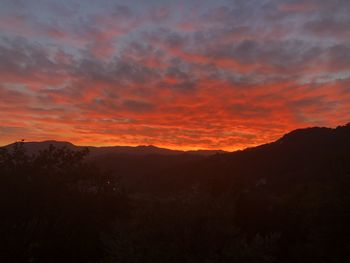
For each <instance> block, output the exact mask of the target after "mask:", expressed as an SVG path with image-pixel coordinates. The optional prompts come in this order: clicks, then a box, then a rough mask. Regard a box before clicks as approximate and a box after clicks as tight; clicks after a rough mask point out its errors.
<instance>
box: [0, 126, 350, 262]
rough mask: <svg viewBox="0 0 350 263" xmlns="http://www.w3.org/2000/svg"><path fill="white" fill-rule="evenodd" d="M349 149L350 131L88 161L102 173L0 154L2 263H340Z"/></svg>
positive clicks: (75, 160) (315, 131) (347, 241)
mask: <svg viewBox="0 0 350 263" xmlns="http://www.w3.org/2000/svg"><path fill="white" fill-rule="evenodd" d="M349 149H350V126H349V125H348V126H343V127H338V128H337V129H327V128H311V129H304V130H297V131H294V132H291V133H290V134H287V135H285V136H284V137H283V138H281V139H280V140H278V141H276V142H274V143H271V144H267V145H263V146H260V147H256V148H252V149H247V150H244V151H240V152H235V153H231V154H217V155H213V156H210V157H203V156H202V157H194V156H184V155H181V156H167V157H165V156H161V155H147V156H137V157H136V156H132V155H109V156H107V155H106V156H104V157H100V158H95V159H94V161H95V162H96V164H97V165H98V167H100V168H101V167H103V168H105V169H107V168H108V169H110V170H111V172H109V173H105V172H102V171H101V170H100V169H98V168H96V167H95V166H94V165H92V164H91V163H90V162H86V161H84V157H85V156H86V155H87V152H86V151H76V150H72V149H71V150H69V149H67V148H62V149H59V148H55V147H53V146H50V147H49V148H48V149H46V150H43V151H41V152H39V153H38V154H36V155H32V156H28V155H26V154H25V151H24V149H23V144H21V143H19V144H16V145H15V147H14V149H12V150H2V151H1V153H0V175H1V176H0V183H1V186H0V187H1V189H0V190H1V192H0V195H1V199H0V202H1V203H0V204H1V210H2V212H3V213H2V217H1V219H0V223H1V226H0V231H1V237H2V240H1V242H2V243H1V256H2V258H4V260H1V262H135V263H136V262H238V263H240V262H242V263H243V262H257V263H258V262H259V263H260V262H286V263H289V262H293V263H294V262H347V261H348V258H349V251H350V225H349V222H350V192H349V190H348V189H349V187H350V151H349ZM154 166H156V167H154ZM142 170H146V171H142ZM113 171H114V172H113ZM138 174H141V176H140V175H138ZM119 176H122V177H129V178H127V180H126V181H127V182H128V194H126V193H125V191H124V190H123V188H122V187H121V183H120V180H119V178H120V177H119ZM124 181H125V180H124ZM131 182H132V183H131Z"/></svg>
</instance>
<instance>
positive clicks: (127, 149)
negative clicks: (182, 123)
mask: <svg viewBox="0 0 350 263" xmlns="http://www.w3.org/2000/svg"><path fill="white" fill-rule="evenodd" d="M23 145H24V148H25V149H26V151H27V153H28V154H33V153H37V152H39V151H42V150H44V149H47V148H48V147H49V146H50V145H53V146H54V147H56V148H62V147H66V148H68V149H70V150H75V151H78V150H81V149H84V148H87V149H89V152H90V157H96V156H101V155H107V154H128V155H179V154H194V155H202V156H209V155H213V154H217V153H224V151H222V150H191V151H181V150H170V149H166V148H159V147H156V146H153V145H140V146H101V147H95V146H77V145H74V144H72V143H70V142H65V141H55V140H48V141H42V142H23ZM4 147H5V148H8V149H11V148H12V147H13V144H9V145H6V146H4Z"/></svg>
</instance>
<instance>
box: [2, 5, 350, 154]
mask: <svg viewBox="0 0 350 263" xmlns="http://www.w3.org/2000/svg"><path fill="white" fill-rule="evenodd" d="M349 14H350V1H349V0H232V1H224V0H216V1H204V0H201V1H199V0H187V1H175V0H172V1H170V0H163V1H160V0H159V1H156V0H143V1H141V0H129V1H112V0H99V1H92V0H84V1H82V0H81V1H78V0H60V1H58V0H57V1H55V0H45V1H44V0H0V145H5V144H9V143H12V142H14V141H18V140H21V139H25V140H26V141H41V140H63V141H70V142H72V143H75V144H77V145H96V146H102V145H150V144H152V145H156V146H160V147H167V148H173V149H184V150H187V149H224V150H237V149H242V148H246V147H251V146H255V145H259V144H263V143H268V142H271V141H274V140H276V139H278V138H279V137H280V136H282V135H283V134H284V133H286V132H289V131H291V130H293V129H296V128H302V127H309V126H328V127H336V126H337V125H343V124H346V123H348V122H350V16H349Z"/></svg>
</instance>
